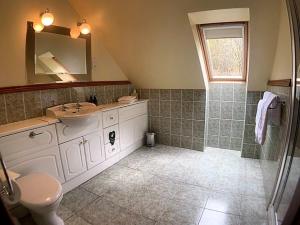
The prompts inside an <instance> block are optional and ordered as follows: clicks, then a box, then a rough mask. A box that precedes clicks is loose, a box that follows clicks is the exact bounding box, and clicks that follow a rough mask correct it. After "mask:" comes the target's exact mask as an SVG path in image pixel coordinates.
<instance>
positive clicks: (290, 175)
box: [270, 0, 300, 225]
mask: <svg viewBox="0 0 300 225" xmlns="http://www.w3.org/2000/svg"><path fill="white" fill-rule="evenodd" d="M287 4H288V9H289V15H290V22H291V26H292V34H293V51H294V52H293V53H294V59H293V64H294V68H293V70H294V71H293V78H292V102H291V103H292V107H291V112H292V113H291V116H292V120H291V122H290V124H289V127H290V129H289V134H288V137H289V141H288V145H287V146H286V149H285V154H284V156H283V160H282V167H281V171H280V176H279V180H278V185H277V189H276V191H275V193H274V197H273V201H272V203H271V205H270V208H272V209H273V210H274V214H275V221H273V222H275V224H279V225H280V224H284V225H286V224H291V217H292V216H293V215H292V213H293V212H292V211H293V209H292V208H291V206H292V205H294V203H295V202H298V203H299V200H298V199H295V194H296V192H298V191H299V189H298V188H299V187H300V185H299V178H300V111H299V101H300V73H299V69H300V67H299V66H298V65H300V64H299V63H300V41H299V37H300V33H299V31H300V0H287ZM295 200H296V201H295ZM296 205H297V204H296Z"/></svg>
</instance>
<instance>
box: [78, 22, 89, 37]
mask: <svg viewBox="0 0 300 225" xmlns="http://www.w3.org/2000/svg"><path fill="white" fill-rule="evenodd" d="M80 32H81V33H82V34H89V33H90V32H91V26H90V25H89V24H87V23H86V22H83V23H82V24H81V25H80Z"/></svg>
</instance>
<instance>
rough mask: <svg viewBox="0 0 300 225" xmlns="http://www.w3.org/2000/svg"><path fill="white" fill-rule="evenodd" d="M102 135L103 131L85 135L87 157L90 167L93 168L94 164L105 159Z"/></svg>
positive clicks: (84, 142) (84, 143)
mask: <svg viewBox="0 0 300 225" xmlns="http://www.w3.org/2000/svg"><path fill="white" fill-rule="evenodd" d="M101 137H102V135H101V132H95V133H92V134H88V135H85V136H84V137H83V145H84V149H85V158H86V163H87V168H88V169H91V168H93V167H94V166H96V165H98V164H100V163H102V162H103V161H104V160H105V154H104V151H103V143H102V138H101Z"/></svg>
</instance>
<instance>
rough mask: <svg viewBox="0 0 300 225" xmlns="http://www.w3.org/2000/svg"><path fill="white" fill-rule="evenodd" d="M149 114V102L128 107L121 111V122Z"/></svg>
mask: <svg viewBox="0 0 300 225" xmlns="http://www.w3.org/2000/svg"><path fill="white" fill-rule="evenodd" d="M144 114H147V102H143V103H138V104H135V105H131V106H126V107H124V108H121V109H119V116H120V122H123V121H126V120H129V119H132V118H135V117H137V116H140V115H144Z"/></svg>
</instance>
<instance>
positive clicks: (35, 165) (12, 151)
mask: <svg viewBox="0 0 300 225" xmlns="http://www.w3.org/2000/svg"><path fill="white" fill-rule="evenodd" d="M0 151H1V153H2V155H3V158H4V160H5V162H6V165H7V167H8V169H11V170H12V171H15V172H17V173H20V174H21V175H26V174H29V173H32V172H45V173H48V174H50V175H52V176H54V177H56V178H57V179H58V180H59V181H60V182H62V183H63V182H64V181H65V178H64V174H63V170H62V165H61V159H60V154H59V149H58V143H57V135H56V130H55V125H49V126H44V127H39V128H35V129H30V130H26V131H23V132H19V133H15V134H11V135H8V136H5V137H1V139H0Z"/></svg>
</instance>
